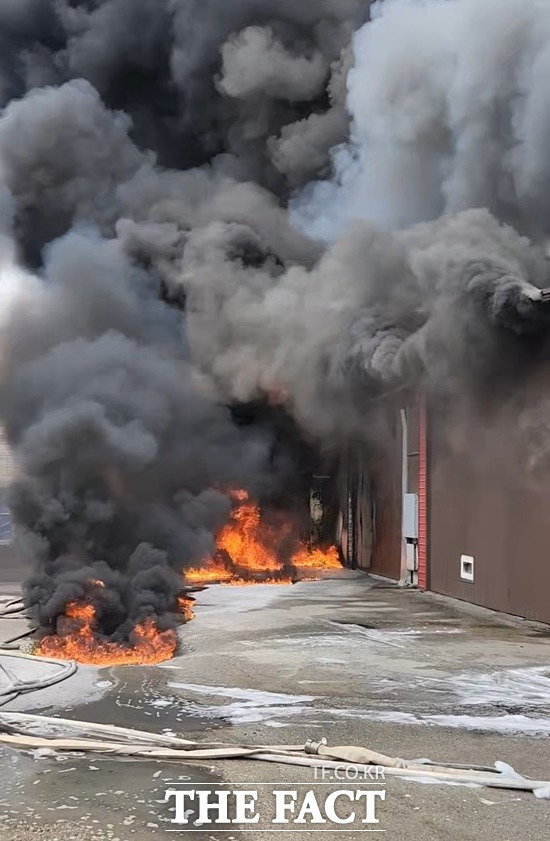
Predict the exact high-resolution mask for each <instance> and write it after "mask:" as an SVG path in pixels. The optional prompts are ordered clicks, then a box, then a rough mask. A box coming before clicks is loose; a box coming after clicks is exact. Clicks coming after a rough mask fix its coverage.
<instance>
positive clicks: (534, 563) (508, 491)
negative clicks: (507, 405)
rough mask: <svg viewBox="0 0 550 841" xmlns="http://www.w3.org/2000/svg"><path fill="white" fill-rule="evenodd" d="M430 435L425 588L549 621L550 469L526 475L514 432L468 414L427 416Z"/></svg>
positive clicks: (519, 614)
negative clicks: (465, 567)
mask: <svg viewBox="0 0 550 841" xmlns="http://www.w3.org/2000/svg"><path fill="white" fill-rule="evenodd" d="M428 442H429V456H428V466H429V471H428V479H429V481H428V510H429V523H428V537H429V547H428V548H429V579H428V582H429V583H428V586H429V588H430V590H433V591H434V592H436V593H442V594H444V595H448V596H454V597H455V598H459V599H463V600H465V601H469V602H473V603H474V604H479V605H482V606H484V607H488V608H492V609H494V610H500V611H503V612H506V613H512V614H515V615H518V616H524V617H526V618H529V619H536V620H539V621H542V622H549V623H550V596H549V593H550V557H549V554H550V551H549V550H550V517H549V508H550V475H548V476H545V475H543V476H538V477H537V480H536V482H534V481H531V480H528V477H527V474H526V472H525V469H524V467H522V462H521V454H520V453H519V451H518V449H517V446H518V444H517V440H516V439H515V438H514V436H513V435H512V436H507V437H506V436H504V437H503V436H501V431H500V430H499V429H498V428H496V427H495V428H492V427H491V425H488V426H485V428H484V427H483V424H482V422H479V421H477V420H476V419H474V418H469V419H468V418H464V417H462V418H461V420H460V423H458V422H457V423H456V424H455V422H454V419H453V418H451V417H449V416H433V415H432V416H430V418H429V426H428ZM462 555H466V556H471V557H473V559H474V580H473V582H469V581H465V580H462V579H461V556H462Z"/></svg>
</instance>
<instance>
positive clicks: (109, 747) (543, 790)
mask: <svg viewBox="0 0 550 841" xmlns="http://www.w3.org/2000/svg"><path fill="white" fill-rule="evenodd" d="M37 731H38V733H40V734H41V735H38V734H37ZM44 733H46V734H47V735H44ZM0 745H4V746H5V747H9V748H15V749H20V750H43V751H47V752H48V753H51V754H55V753H67V752H74V751H78V752H82V751H84V752H89V753H95V754H102V755H104V756H108V757H136V758H140V759H152V760H165V761H172V762H173V761H175V762H185V763H189V762H193V761H205V760H223V759H250V760H255V761H260V762H277V763H282V764H285V765H299V766H306V767H310V768H328V769H350V768H354V769H357V771H358V773H363V774H369V772H372V767H373V766H380V767H381V768H383V769H384V777H386V778H387V777H399V778H402V779H410V780H417V781H421V782H422V781H430V782H435V783H438V782H439V783H453V784H463V785H476V786H485V787H488V788H499V789H510V790H514V791H528V792H533V793H534V794H535V796H536V797H538V798H550V781H542V780H530V779H527V778H526V777H523V776H521V775H520V774H518V773H516V772H515V771H514V769H513V768H511V767H510V766H509V765H506V764H505V763H496V764H495V767H494V768H491V767H482V766H472V767H469V766H463V765H453V764H445V763H441V764H436V763H432V762H429V761H416V762H415V761H413V762H408V761H406V760H402V759H397V758H395V757H390V756H385V755H384V754H380V753H377V752H375V751H371V750H369V749H367V748H363V747H356V746H351V745H341V746H335V747H330V746H328V745H327V743H326V741H325V740H322V741H320V742H319V741H317V742H314V741H312V740H309V741H308V742H306V744H305V745H275V746H274V745H231V744H225V743H221V742H219V743H218V742H213V743H203V744H201V743H199V742H193V741H189V740H187V739H182V738H179V737H177V736H170V735H167V734H165V733H149V732H146V731H142V730H133V729H127V728H123V727H115V726H114V725H110V724H95V723H92V722H83V721H71V720H70V719H63V718H52V717H48V716H40V715H33V714H30V713H17V712H6V711H2V712H1V713H0Z"/></svg>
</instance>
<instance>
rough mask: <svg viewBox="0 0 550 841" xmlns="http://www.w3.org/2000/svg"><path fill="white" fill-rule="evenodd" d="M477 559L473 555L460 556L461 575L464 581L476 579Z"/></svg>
mask: <svg viewBox="0 0 550 841" xmlns="http://www.w3.org/2000/svg"><path fill="white" fill-rule="evenodd" d="M474 568H475V559H474V558H473V557H472V555H461V556H460V577H461V579H462V581H473V580H474Z"/></svg>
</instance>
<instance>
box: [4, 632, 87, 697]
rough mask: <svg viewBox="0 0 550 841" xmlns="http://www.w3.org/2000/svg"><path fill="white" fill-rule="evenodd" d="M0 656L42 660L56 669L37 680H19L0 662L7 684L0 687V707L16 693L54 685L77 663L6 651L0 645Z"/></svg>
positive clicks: (74, 668)
mask: <svg viewBox="0 0 550 841" xmlns="http://www.w3.org/2000/svg"><path fill="white" fill-rule="evenodd" d="M0 656H1V657H13V658H15V659H18V660H31V661H33V662H37V661H38V662H42V663H46V664H48V665H51V666H56V669H57V670H56V671H55V672H54V674H52V675H46V676H45V677H42V678H39V679H37V680H30V681H27V680H21V679H20V678H18V677H17V675H15V674H14V673H13V672H12V671H11V669H8V668H7V666H4V664H3V663H2V662H0V671H2V672H3V673H4V675H5V676H6V678H7V681H8V683H7V686H3V687H0V707H1V706H3V705H4V704H7V703H8V702H9V701H13V700H14V699H15V698H17V697H18V695H23V694H25V693H27V692H34V691H35V690H37V689H46V688H47V687H48V686H54V685H55V684H56V683H59V682H60V681H62V680H66V679H67V678H68V677H71V675H74V673H75V672H76V670H77V665H76V663H75V662H74V661H72V660H71V661H62V660H51V659H50V658H49V657H36V656H35V655H32V656H31V655H29V654H23V653H22V652H17V653H16V652H14V651H6V650H5V649H2V648H1V647H0Z"/></svg>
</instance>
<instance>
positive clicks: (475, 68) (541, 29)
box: [299, 0, 550, 239]
mask: <svg viewBox="0 0 550 841" xmlns="http://www.w3.org/2000/svg"><path fill="white" fill-rule="evenodd" d="M372 17H373V20H372V21H371V22H370V23H368V24H367V25H365V26H363V27H362V28H361V29H360V30H359V31H358V32H357V33H356V35H355V36H354V39H353V53H354V59H355V63H354V68H353V69H352V71H351V73H350V74H349V77H348V107H349V112H350V115H351V118H352V133H351V143H350V144H348V145H344V146H343V147H341V148H339V149H338V150H336V151H335V155H334V163H335V167H336V169H337V171H338V178H337V180H336V181H335V182H334V183H332V184H331V183H326V182H325V183H322V184H320V185H318V187H317V189H316V191H314V194H313V196H311V193H310V194H309V195H307V196H305V197H304V200H303V201H301V202H300V203H299V213H300V214H301V215H303V217H305V219H306V220H307V221H308V227H309V228H310V230H311V231H313V232H315V233H317V234H320V235H322V236H324V237H326V238H327V239H333V238H334V236H335V233H336V232H337V231H338V230H341V229H342V226H343V225H345V224H346V222H347V220H349V219H351V218H366V219H369V220H370V221H373V222H375V223H376V224H379V225H382V226H384V227H386V228H395V227H404V226H406V225H410V224H413V223H416V222H422V221H426V220H428V219H434V218H436V217H438V216H440V215H441V214H442V213H454V212H459V211H462V210H467V209H469V208H471V207H486V208H487V209H489V210H490V211H491V212H492V213H494V214H495V215H496V216H498V217H499V218H501V219H504V220H505V221H508V222H510V223H512V224H514V225H515V226H516V227H519V228H520V229H521V230H522V231H525V232H526V233H528V234H529V235H532V236H541V235H544V236H548V233H549V230H550V229H549V222H548V219H549V209H550V208H549V205H548V196H549V189H548V188H549V178H550V168H549V166H548V155H547V149H548V142H549V136H550V99H549V97H548V90H547V79H548V72H549V70H550V38H549V31H550V9H549V7H548V6H547V4H545V3H543V2H542V3H541V2H539V0H526V2H523V1H522V0H484V2H481V3H480V2H476V0H428V2H419V0H383V2H380V3H376V5H375V6H374V7H373V14H372Z"/></svg>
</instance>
